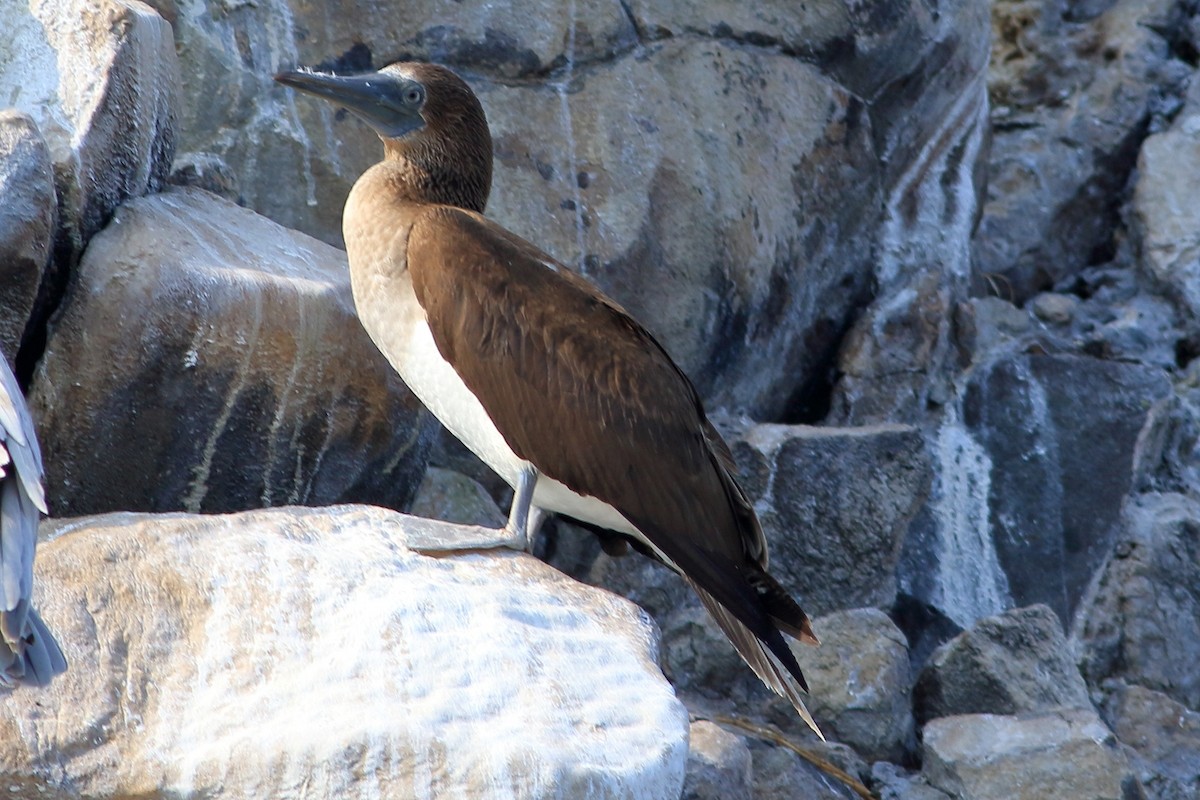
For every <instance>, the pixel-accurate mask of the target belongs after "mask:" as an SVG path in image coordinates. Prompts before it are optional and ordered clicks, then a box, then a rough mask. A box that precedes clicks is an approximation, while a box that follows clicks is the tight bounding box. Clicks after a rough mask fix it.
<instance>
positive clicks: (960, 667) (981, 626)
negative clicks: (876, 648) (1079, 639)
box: [913, 606, 1091, 721]
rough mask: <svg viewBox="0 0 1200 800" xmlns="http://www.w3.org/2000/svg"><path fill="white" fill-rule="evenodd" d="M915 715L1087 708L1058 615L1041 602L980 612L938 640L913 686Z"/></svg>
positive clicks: (1089, 704) (1089, 702) (1085, 696)
mask: <svg viewBox="0 0 1200 800" xmlns="http://www.w3.org/2000/svg"><path fill="white" fill-rule="evenodd" d="M913 700H914V705H915V708H916V714H917V719H919V720H921V721H926V720H929V719H933V718H935V717H950V716H955V715H959V714H1021V713H1024V712H1030V711H1043V710H1046V709H1050V708H1057V707H1061V706H1065V707H1070V708H1090V707H1091V701H1090V700H1089V699H1088V693H1087V686H1086V685H1084V682H1083V677H1082V676H1081V675H1080V674H1079V668H1078V667H1077V666H1076V665H1075V662H1074V659H1073V657H1072V654H1071V650H1070V648H1069V646H1068V644H1067V638H1066V636H1064V635H1063V626H1062V622H1060V621H1059V619H1058V617H1057V616H1055V614H1054V612H1053V611H1051V610H1050V609H1049V608H1048V607H1047V606H1029V607H1027V608H1020V609H1014V610H1012V611H1008V612H1005V613H1004V614H1001V615H999V616H995V617H988V618H986V619H982V620H980V621H979V622H977V623H976V624H975V626H974V627H973V628H971V630H969V631H964V632H963V633H961V634H959V635H958V636H956V637H955V638H954V639H951V640H950V641H949V642H947V643H946V644H944V645H942V646H941V647H940V648H938V649H937V650H936V651H934V653H933V655H932V656H931V657H930V659H929V661H928V662H927V663H926V664H925V666H924V668H923V669H922V671H921V674H920V676H919V677H918V679H917V684H916V686H915V687H914V690H913Z"/></svg>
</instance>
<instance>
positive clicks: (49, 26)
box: [0, 0, 180, 288]
mask: <svg viewBox="0 0 1200 800" xmlns="http://www.w3.org/2000/svg"><path fill="white" fill-rule="evenodd" d="M0 17H2V18H3V19H4V28H3V31H0V52H5V53H13V54H18V56H19V57H17V58H5V59H4V60H3V61H2V62H0V97H4V98H5V102H6V103H8V104H10V105H13V106H15V107H16V108H18V109H20V110H22V111H24V112H25V113H27V114H29V115H30V116H32V117H33V119H34V120H35V121H36V123H37V125H38V127H39V128H40V129H41V131H42V134H43V135H44V136H45V137H46V140H47V142H48V143H49V145H50V152H51V154H52V157H53V160H54V170H55V179H56V183H57V186H58V196H59V229H58V242H57V244H58V248H59V250H58V254H57V255H58V257H59V260H60V261H63V262H66V263H63V264H60V265H59V266H60V267H69V263H70V262H71V261H73V260H74V258H76V257H77V256H78V254H79V252H80V251H81V250H82V248H83V246H84V245H85V244H86V243H87V241H88V239H89V238H91V236H92V234H94V233H95V232H96V231H98V230H100V228H101V227H103V226H104V224H105V223H106V222H107V221H108V218H109V216H110V215H111V214H112V212H113V210H114V209H115V208H116V207H117V206H118V205H119V204H120V203H121V202H123V201H124V200H126V199H127V198H130V197H137V196H139V195H141V194H144V193H145V192H146V191H148V190H153V189H155V188H158V187H159V186H161V185H162V184H163V182H164V181H165V179H166V177H167V175H168V173H169V172H170V168H171V161H172V159H173V158H174V155H175V141H176V127H175V126H176V119H177V115H178V113H179V103H180V96H179V91H180V84H179V65H178V62H177V60H176V57H175V45H174V41H173V38H172V35H171V26H170V25H168V24H167V23H166V21H165V20H163V18H162V17H160V16H159V15H158V14H156V13H155V12H154V10H153V9H151V8H150V7H149V6H147V5H145V4H144V3H141V2H138V0H33V2H19V1H18V0H3V2H0ZM60 288H61V287H60Z"/></svg>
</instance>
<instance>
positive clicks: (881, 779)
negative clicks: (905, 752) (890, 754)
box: [871, 761, 950, 800]
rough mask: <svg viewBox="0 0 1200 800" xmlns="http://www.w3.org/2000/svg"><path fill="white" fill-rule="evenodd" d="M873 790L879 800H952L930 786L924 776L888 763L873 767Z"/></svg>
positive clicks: (880, 763)
mask: <svg viewBox="0 0 1200 800" xmlns="http://www.w3.org/2000/svg"><path fill="white" fill-rule="evenodd" d="M871 788H872V789H873V790H874V791H875V792H876V793H878V795H879V800H950V795H948V794H946V793H945V792H943V791H941V790H940V789H935V788H933V787H932V786H930V785H929V782H928V781H926V780H925V777H924V776H923V775H920V774H916V775H912V774H909V773H907V772H905V771H904V770H903V769H901V768H900V767H897V766H896V765H895V764H889V763H888V762H886V761H877V762H875V764H874V765H872V767H871Z"/></svg>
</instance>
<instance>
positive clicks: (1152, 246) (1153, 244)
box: [1132, 78, 1200, 325]
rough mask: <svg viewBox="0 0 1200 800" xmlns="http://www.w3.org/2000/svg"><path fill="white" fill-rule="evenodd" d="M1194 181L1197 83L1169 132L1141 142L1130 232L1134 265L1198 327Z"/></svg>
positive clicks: (1199, 249)
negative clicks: (1136, 260)
mask: <svg viewBox="0 0 1200 800" xmlns="http://www.w3.org/2000/svg"><path fill="white" fill-rule="evenodd" d="M1198 177H1200V81H1196V80H1195V79H1194V78H1193V80H1192V86H1191V90H1190V91H1189V93H1188V99H1187V105H1186V106H1185V107H1184V109H1183V111H1182V112H1180V114H1179V116H1177V117H1176V118H1175V121H1174V123H1173V124H1172V125H1171V128H1170V130H1167V131H1163V132H1162V133H1158V134H1155V135H1154V136H1151V137H1149V138H1148V139H1146V141H1145V143H1144V144H1143V145H1142V149H1141V152H1140V154H1139V155H1138V170H1137V183H1136V185H1135V188H1134V195H1133V218H1132V231H1133V234H1134V236H1135V237H1137V244H1138V246H1139V250H1140V253H1141V259H1140V261H1139V263H1140V264H1141V265H1142V267H1143V268H1144V269H1146V270H1147V271H1148V272H1149V274H1150V275H1151V276H1152V277H1153V278H1154V279H1155V280H1157V281H1158V282H1159V283H1160V284H1162V285H1163V286H1165V287H1166V289H1167V291H1168V292H1169V293H1170V294H1171V296H1172V297H1173V298H1174V299H1175V300H1176V301H1177V302H1178V303H1179V304H1180V305H1181V306H1182V307H1183V308H1184V309H1186V310H1187V312H1188V314H1189V316H1190V318H1191V321H1192V324H1193V325H1195V324H1197V323H1200V208H1198V207H1197V204H1196V203H1194V202H1192V200H1193V195H1192V193H1191V191H1190V189H1191V188H1192V187H1194V186H1195V182H1196V180H1197V179H1198Z"/></svg>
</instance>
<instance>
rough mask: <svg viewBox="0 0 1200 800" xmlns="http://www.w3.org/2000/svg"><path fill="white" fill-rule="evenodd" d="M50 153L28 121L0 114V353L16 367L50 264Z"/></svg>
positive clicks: (13, 113)
mask: <svg viewBox="0 0 1200 800" xmlns="http://www.w3.org/2000/svg"><path fill="white" fill-rule="evenodd" d="M56 202H57V200H56V198H55V194H54V166H53V164H52V163H51V161H50V149H49V148H48V147H47V146H46V141H45V140H44V139H43V138H42V134H41V132H40V131H39V130H38V128H37V124H36V123H35V122H34V121H33V119H32V118H31V117H30V116H28V115H27V114H24V113H22V112H20V111H14V110H11V109H10V110H7V111H0V353H3V355H4V357H5V358H7V359H8V363H9V366H12V365H13V364H14V363H15V362H16V357H17V348H19V347H20V346H21V337H22V335H23V334H24V332H25V325H26V323H27V322H29V318H30V316H31V315H32V314H33V305H34V299H35V298H36V297H37V291H38V285H39V284H40V283H41V280H42V273H43V272H44V271H45V269H46V266H47V264H49V262H50V249H51V246H52V245H53V243H54V230H55V222H56V218H57V216H56V215H57V205H56Z"/></svg>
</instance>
